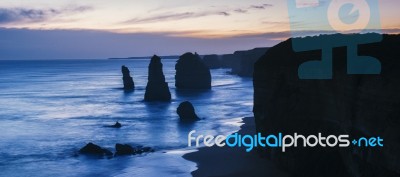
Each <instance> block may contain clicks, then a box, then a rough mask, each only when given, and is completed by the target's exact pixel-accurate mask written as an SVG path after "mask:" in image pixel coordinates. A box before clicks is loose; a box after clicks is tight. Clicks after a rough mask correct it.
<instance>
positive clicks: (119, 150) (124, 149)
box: [115, 143, 136, 156]
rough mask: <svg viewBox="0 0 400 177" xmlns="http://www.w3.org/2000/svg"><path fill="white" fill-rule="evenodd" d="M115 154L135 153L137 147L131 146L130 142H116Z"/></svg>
mask: <svg viewBox="0 0 400 177" xmlns="http://www.w3.org/2000/svg"><path fill="white" fill-rule="evenodd" d="M115 150H116V152H115V155H116V156H117V155H119V156H121V155H133V154H135V152H136V150H135V148H133V147H132V146H130V145H129V144H119V143H117V144H115Z"/></svg>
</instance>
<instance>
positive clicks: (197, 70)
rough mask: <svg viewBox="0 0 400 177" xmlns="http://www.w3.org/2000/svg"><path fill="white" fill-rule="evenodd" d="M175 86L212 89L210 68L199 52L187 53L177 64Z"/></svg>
mask: <svg viewBox="0 0 400 177" xmlns="http://www.w3.org/2000/svg"><path fill="white" fill-rule="evenodd" d="M175 70H176V75H175V86H176V88H178V89H211V73H210V69H209V68H208V67H207V66H206V65H205V64H204V63H203V61H201V59H200V57H199V55H198V54H192V53H185V54H183V55H182V56H180V57H179V60H178V61H177V63H176V65H175Z"/></svg>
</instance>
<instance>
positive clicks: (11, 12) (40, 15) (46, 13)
mask: <svg viewBox="0 0 400 177" xmlns="http://www.w3.org/2000/svg"><path fill="white" fill-rule="evenodd" d="M90 9H92V8H91V7H89V6H69V7H65V8H62V9H52V8H49V9H27V8H0V24H6V23H15V22H41V21H45V20H47V19H50V18H53V17H55V16H58V15H61V14H72V13H77V12H84V11H87V10H90Z"/></svg>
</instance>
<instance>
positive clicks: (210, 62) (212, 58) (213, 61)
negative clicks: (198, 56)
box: [203, 55, 221, 69]
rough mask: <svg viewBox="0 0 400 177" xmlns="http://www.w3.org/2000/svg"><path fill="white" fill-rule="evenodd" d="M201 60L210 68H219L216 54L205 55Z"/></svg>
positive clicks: (219, 64) (219, 62)
mask: <svg viewBox="0 0 400 177" xmlns="http://www.w3.org/2000/svg"><path fill="white" fill-rule="evenodd" d="M203 62H204V64H206V65H207V67H208V68H210V69H217V68H221V61H220V59H219V56H218V55H205V56H204V57H203Z"/></svg>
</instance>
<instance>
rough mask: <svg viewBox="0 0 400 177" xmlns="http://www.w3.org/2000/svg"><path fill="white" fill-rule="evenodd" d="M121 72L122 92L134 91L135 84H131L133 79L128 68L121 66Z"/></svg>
mask: <svg viewBox="0 0 400 177" xmlns="http://www.w3.org/2000/svg"><path fill="white" fill-rule="evenodd" d="M121 72H122V80H123V82H124V90H133V89H135V83H134V82H133V79H132V77H131V75H130V71H129V69H128V67H126V66H125V65H123V66H122V67H121Z"/></svg>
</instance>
